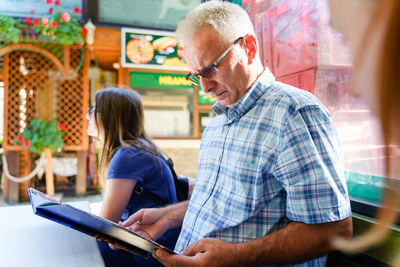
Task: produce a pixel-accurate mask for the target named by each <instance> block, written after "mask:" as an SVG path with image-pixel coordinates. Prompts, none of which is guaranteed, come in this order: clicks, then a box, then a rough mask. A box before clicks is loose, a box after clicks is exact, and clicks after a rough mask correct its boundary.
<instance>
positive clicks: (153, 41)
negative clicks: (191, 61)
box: [121, 28, 187, 70]
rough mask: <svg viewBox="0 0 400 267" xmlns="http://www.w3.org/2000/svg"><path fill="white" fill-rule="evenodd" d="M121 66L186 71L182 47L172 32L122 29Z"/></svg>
mask: <svg viewBox="0 0 400 267" xmlns="http://www.w3.org/2000/svg"><path fill="white" fill-rule="evenodd" d="M121 34H122V42H121V44H122V53H123V54H122V65H123V66H124V67H144V68H156V69H171V68H174V69H185V70H186V69H187V64H186V62H185V59H184V56H183V47H182V46H181V45H180V44H178V43H177V41H176V40H175V37H174V36H173V33H172V32H164V31H150V30H139V29H129V28H122V30H121Z"/></svg>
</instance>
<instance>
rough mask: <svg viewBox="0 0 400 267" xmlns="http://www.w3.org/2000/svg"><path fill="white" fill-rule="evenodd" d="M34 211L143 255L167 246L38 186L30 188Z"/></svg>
mask: <svg viewBox="0 0 400 267" xmlns="http://www.w3.org/2000/svg"><path fill="white" fill-rule="evenodd" d="M28 192H29V197H30V199H31V203H32V208H33V212H34V213H35V214H36V215H38V216H41V217H44V218H46V219H49V220H52V221H54V222H57V223H60V224H62V225H64V226H67V227H70V228H73V229H75V230H78V231H80V232H82V233H85V234H87V235H90V236H93V237H95V238H97V239H99V240H102V241H105V242H108V243H111V244H114V245H116V246H118V247H121V248H123V249H125V250H128V251H130V252H133V253H136V254H138V255H140V256H142V257H148V256H149V254H150V253H151V252H152V251H153V250H154V249H157V248H163V249H165V250H167V251H169V252H171V253H173V252H172V251H170V250H169V249H168V248H166V247H164V246H162V245H160V244H158V243H156V242H154V241H152V240H149V239H147V238H145V237H143V236H141V235H139V234H137V233H135V232H132V231H130V230H128V229H126V228H124V227H122V226H120V225H118V224H116V223H114V222H111V221H108V220H106V219H104V218H101V217H98V216H95V215H93V214H91V213H88V212H86V211H83V210H80V209H77V208H74V207H72V206H70V205H68V204H65V203H62V202H61V201H58V200H56V199H54V198H52V197H50V196H48V195H46V194H44V193H42V192H40V191H38V190H36V189H33V188H29V189H28Z"/></svg>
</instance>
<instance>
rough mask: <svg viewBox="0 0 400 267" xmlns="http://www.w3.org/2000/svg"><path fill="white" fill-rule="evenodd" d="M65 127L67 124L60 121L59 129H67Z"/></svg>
mask: <svg viewBox="0 0 400 267" xmlns="http://www.w3.org/2000/svg"><path fill="white" fill-rule="evenodd" d="M65 128H66V126H65V124H64V123H60V124H59V125H58V129H60V130H61V131H65Z"/></svg>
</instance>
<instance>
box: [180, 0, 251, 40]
mask: <svg viewBox="0 0 400 267" xmlns="http://www.w3.org/2000/svg"><path fill="white" fill-rule="evenodd" d="M204 26H212V27H213V28H214V29H215V31H216V32H217V33H219V34H220V35H221V36H222V38H224V39H225V40H226V41H227V42H233V41H234V40H235V39H237V38H238V37H241V36H244V35H246V34H253V35H255V34H254V28H253V25H252V24H251V20H250V18H249V15H248V14H247V12H246V11H245V10H244V9H243V8H241V7H240V6H238V5H237V4H232V3H229V2H220V1H210V2H205V3H202V4H200V5H198V6H197V7H196V8H195V9H194V10H193V11H192V12H190V13H189V15H187V16H186V18H184V19H183V20H182V21H181V22H179V24H178V27H177V29H176V39H177V41H178V42H179V43H181V44H182V45H183V46H184V45H185V43H187V41H191V39H192V38H193V37H194V36H195V35H196V33H197V32H198V31H199V30H200V29H201V28H202V27H204Z"/></svg>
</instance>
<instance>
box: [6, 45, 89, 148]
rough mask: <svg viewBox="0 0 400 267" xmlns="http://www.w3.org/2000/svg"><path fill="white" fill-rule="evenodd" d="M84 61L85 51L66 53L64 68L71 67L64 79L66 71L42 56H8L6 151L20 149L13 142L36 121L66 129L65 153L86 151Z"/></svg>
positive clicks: (17, 53)
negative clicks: (51, 120)
mask: <svg viewBox="0 0 400 267" xmlns="http://www.w3.org/2000/svg"><path fill="white" fill-rule="evenodd" d="M58 57H59V56H58ZM83 57H84V50H83V49H81V48H79V47H74V48H67V49H65V51H64V66H68V67H69V68H68V69H69V71H68V74H69V75H68V77H67V78H65V77H64V76H63V73H62V71H63V70H60V69H58V68H57V67H56V64H54V62H53V61H52V60H50V59H49V58H48V57H46V56H45V55H42V54H40V53H37V52H34V51H13V52H11V53H9V54H7V55H6V56H5V64H6V65H7V66H6V68H5V70H4V74H5V75H4V76H5V77H4V78H5V94H6V95H5V98H6V100H7V101H6V103H5V114H6V117H5V119H4V123H5V136H4V142H3V144H4V148H5V149H12V150H13V149H17V148H19V145H16V144H15V142H14V140H15V138H16V136H17V134H18V132H19V131H22V130H23V128H24V127H25V126H26V125H27V124H28V123H29V121H30V120H32V119H34V118H42V119H44V120H50V119H55V120H56V121H57V122H59V123H64V124H65V125H66V131H65V133H66V134H65V135H64V142H65V146H64V150H70V151H79V150H86V149H87V136H86V134H85V130H86V129H85V127H86V121H84V117H85V116H84V112H85V111H86V109H87V105H88V103H87V101H88V96H87V94H88V92H87V81H85V79H87V76H86V75H85V72H87V66H86V65H87V61H85V62H83ZM83 63H84V64H83ZM85 64H86V65H85Z"/></svg>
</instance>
